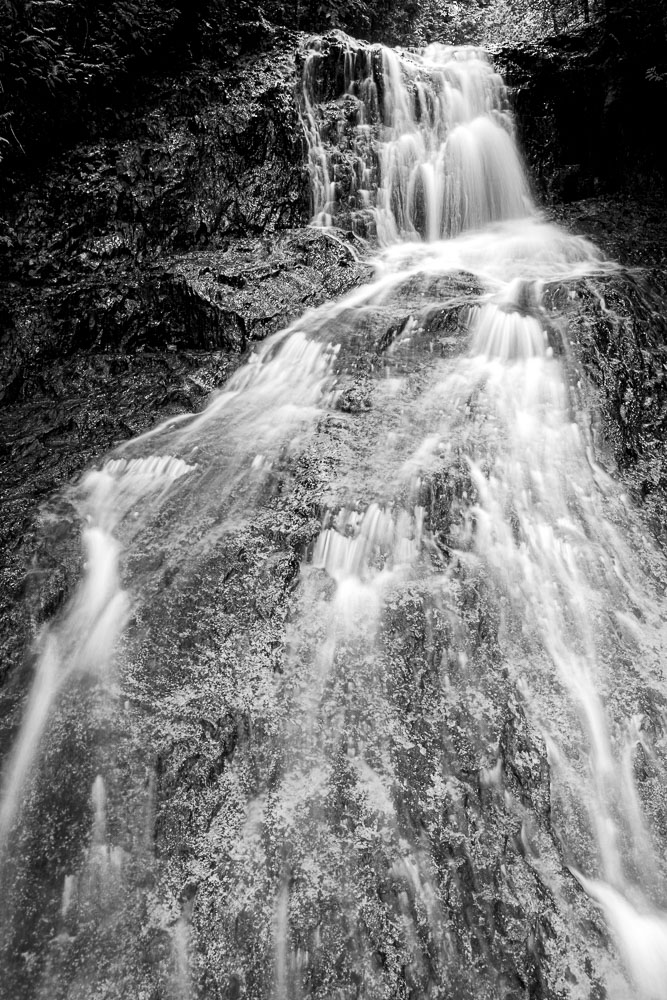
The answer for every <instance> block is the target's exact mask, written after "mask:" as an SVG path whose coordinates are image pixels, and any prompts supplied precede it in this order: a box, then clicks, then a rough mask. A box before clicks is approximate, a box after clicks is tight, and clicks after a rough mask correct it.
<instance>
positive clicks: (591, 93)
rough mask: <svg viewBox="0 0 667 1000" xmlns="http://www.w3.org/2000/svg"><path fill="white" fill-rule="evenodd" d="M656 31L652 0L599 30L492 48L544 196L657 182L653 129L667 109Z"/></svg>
mask: <svg viewBox="0 0 667 1000" xmlns="http://www.w3.org/2000/svg"><path fill="white" fill-rule="evenodd" d="M665 30H666V29H665V24H664V20H663V18H662V16H661V12H660V10H659V9H658V7H657V6H656V7H655V8H653V6H651V5H647V6H646V8H644V5H638V6H637V8H636V9H633V8H630V7H629V6H627V9H626V10H625V11H624V12H622V13H621V14H617V15H614V16H613V17H611V18H610V19H609V22H608V24H607V25H606V28H602V27H600V26H599V25H592V26H591V27H590V28H587V29H586V30H583V31H581V32H580V33H579V34H578V35H575V36H564V37H562V38H559V37H554V38H552V39H547V40H545V41H543V42H540V43H538V44H533V45H525V46H523V47H521V48H514V49H510V48H505V49H501V50H499V51H497V52H496V53H494V59H495V62H496V65H497V66H498V68H499V71H500V72H501V73H502V74H503V76H504V78H505V80H506V82H507V84H508V86H509V87H510V90H511V94H512V103H513V107H514V110H515V113H516V117H517V123H518V128H519V138H520V142H521V145H522V146H523V148H524V151H525V153H526V156H527V159H528V163H529V165H530V169H531V173H532V175H533V177H534V179H535V180H536V182H537V184H538V186H539V188H540V190H541V193H542V194H543V195H547V196H549V197H551V198H553V199H557V200H558V199H565V200H567V201H572V200H575V199H578V198H584V197H590V196H591V195H594V194H598V195H599V194H603V193H605V192H610V191H616V190H619V189H626V190H627V189H632V188H633V187H634V189H635V191H638V190H639V189H642V190H644V191H646V190H650V187H651V186H652V185H653V184H658V185H660V186H663V185H664V184H665V180H666V178H667V159H666V158H665V149H664V144H663V143H662V142H661V141H660V138H659V134H658V133H659V129H656V123H657V122H659V121H663V120H664V118H665V114H666V113H667V87H666V86H665V79H664V75H662V76H661V73H660V68H661V67H663V66H664V60H665V55H664V53H665V49H666V48H667V40H666V37H665ZM647 182H648V183H647Z"/></svg>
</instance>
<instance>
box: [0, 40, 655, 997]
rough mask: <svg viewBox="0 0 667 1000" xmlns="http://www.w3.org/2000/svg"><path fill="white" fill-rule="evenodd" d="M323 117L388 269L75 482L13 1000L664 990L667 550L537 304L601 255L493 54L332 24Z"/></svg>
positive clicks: (14, 931) (44, 705)
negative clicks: (541, 200) (403, 41)
mask: <svg viewBox="0 0 667 1000" xmlns="http://www.w3.org/2000/svg"><path fill="white" fill-rule="evenodd" d="M335 80H341V81H342V86H340V87H338V88H337V89H336V88H333V86H332V81H335ZM302 103H303V122H304V129H305V131H306V135H307V139H308V146H309V158H310V168H311V176H312V187H313V203H314V217H315V221H316V223H317V224H319V225H325V226H329V225H331V224H332V223H334V222H337V223H344V224H346V225H351V226H354V227H355V228H357V229H358V231H360V232H363V233H365V234H371V235H372V234H375V235H377V239H378V242H379V243H380V244H381V245H383V249H382V251H381V252H380V253H379V254H378V256H377V257H376V259H375V267H376V276H375V279H374V280H373V281H372V282H371V283H370V284H368V285H366V286H364V287H361V288H358V289H357V290H356V291H354V292H353V293H351V294H350V295H349V296H347V297H346V298H345V299H343V300H341V301H339V302H337V303H331V304H328V305H326V306H323V307H321V308H320V309H318V310H314V311H312V312H310V313H307V314H306V315H305V316H304V317H302V319H300V320H299V321H297V322H296V323H294V324H293V325H292V326H291V327H290V328H288V329H287V330H285V331H283V332H282V333H281V334H279V335H277V336H276V337H274V338H272V339H271V340H270V341H268V342H267V343H266V344H265V345H264V346H263V347H262V348H261V350H260V351H259V352H258V353H257V354H256V355H255V356H253V357H252V358H251V360H250V362H249V363H248V365H246V366H245V367H244V368H243V369H241V370H240V371H239V372H238V373H237V374H236V375H235V376H234V377H233V378H232V379H231V380H230V382H229V384H228V387H227V388H226V389H225V390H224V391H223V392H221V393H220V394H219V395H218V396H217V397H215V398H214V399H213V400H212V401H211V403H210V405H209V407H208V408H207V409H206V410H205V411H204V412H203V413H202V414H200V415H199V416H196V417H190V416H188V417H183V418H181V419H179V420H175V421H172V422H170V423H169V424H167V425H164V426H162V427H159V428H157V429H156V430H154V431H151V432H150V433H148V434H146V435H144V436H143V437H141V438H138V439H136V440H135V441H132V442H130V443H128V444H127V445H125V446H124V447H123V448H122V449H120V450H119V453H118V455H117V456H115V457H114V458H113V459H112V460H111V461H109V462H107V464H106V465H104V466H103V468H102V469H101V470H100V471H97V472H92V473H89V474H88V476H86V477H85V478H84V479H83V481H82V482H81V484H79V485H78V486H76V487H74V488H73V491H72V497H73V499H74V501H75V503H76V504H77V505H78V509H79V511H80V512H81V514H82V515H83V516H84V517H85V518H86V519H87V522H88V523H87V527H86V529H85V534H84V543H85V548H86V567H85V573H84V577H83V580H82V583H81V585H80V587H79V589H78V590H77V592H76V593H75V595H74V597H73V599H72V601H71V603H70V605H69V607H68V608H67V609H66V610H65V611H64V613H63V614H62V616H61V617H60V618H59V620H57V621H56V622H55V623H54V624H53V625H51V626H49V628H48V629H47V630H46V631H45V633H44V635H43V636H42V637H41V639H40V644H39V645H40V650H39V652H38V661H37V662H38V665H37V667H36V671H35V681H34V687H33V690H32V692H31V693H30V696H29V698H28V702H27V706H26V710H25V716H24V720H23V723H22V725H21V727H20V729H19V732H18V735H17V737H16V742H15V745H14V748H13V750H12V751H11V752H10V753H9V755H8V757H7V759H6V762H5V771H4V788H3V798H2V804H1V807H0V852H2V853H1V858H0V864H1V865H2V874H3V879H4V880H5V884H6V894H5V900H6V902H5V907H4V914H3V937H4V940H5V952H4V957H3V960H2V961H3V963H4V975H3V980H4V983H5V984H9V985H8V989H9V990H10V992H9V993H7V994H6V995H7V996H12V997H19V996H35V997H49V1000H52V998H58V997H68V998H74V997H77V998H78V997H86V998H88V997H97V996H100V997H102V996H104V997H107V996H108V997H116V996H119V997H120V996H137V997H139V996H146V997H148V996H155V997H157V996H160V997H179V998H186V997H196V996H201V997H207V998H208V997H240V996H247V997H253V998H255V997H257V998H259V997H274V998H280V1000H282V998H285V1000H287V998H296V997H305V996H312V997H319V998H325V997H327V998H331V997H334V996H335V997H340V998H342V997H364V998H376V997H377V998H380V997H389V996H391V997H398V996H405V997H426V996H428V997H452V998H454V997H455V998H458V997H481V996H485V997H487V996H488V997H510V996H517V997H518V996H526V995H535V996H548V995H554V996H555V995H558V996H572V997H575V996H593V995H600V996H601V995H607V996H609V997H618V998H621V997H630V996H638V997H642V998H645V1000H656V998H660V997H665V996H667V987H666V986H665V983H666V982H667V977H666V976H665V971H666V967H665V954H666V945H667V930H666V928H667V912H666V911H665V906H666V904H667V898H666V894H667V881H666V875H667V872H666V871H665V862H664V850H663V848H664V843H665V839H664V838H665V820H664V817H663V816H662V814H661V812H660V808H659V807H656V806H653V807H651V806H650V802H649V800H647V798H646V794H645V791H644V788H645V785H646V783H647V782H648V781H649V778H646V779H645V781H644V783H643V784H642V783H640V782H639V780H638V778H637V773H636V772H637V767H638V764H637V759H638V753H639V750H641V755H640V756H641V760H642V761H643V765H642V766H643V768H644V770H645V772H646V774H647V775H650V783H651V787H652V788H653V789H654V800H655V796H657V795H658V792H656V791H655V789H660V788H664V779H665V777H666V772H665V765H666V761H665V750H664V746H663V740H662V736H661V733H662V726H663V724H664V710H663V709H662V708H661V707H660V706H661V705H664V704H665V698H666V695H667V692H666V690H665V682H664V678H663V672H662V658H663V654H664V651H665V626H664V609H663V608H662V606H661V604H660V598H661V596H662V592H661V584H660V582H659V581H660V580H661V579H663V578H664V561H663V558H662V556H661V554H660V553H659V552H658V551H656V549H655V548H654V547H653V546H652V544H651V542H650V541H649V540H648V539H647V538H646V537H645V535H644V533H643V529H642V525H641V521H640V519H639V517H638V515H637V513H636V512H635V511H634V510H633V509H632V506H631V505H630V503H629V502H628V500H627V498H626V497H625V496H624V495H623V493H622V491H621V490H620V489H619V487H618V486H617V484H615V482H614V481H613V479H612V478H611V477H610V476H609V474H608V473H607V472H606V471H605V470H604V469H603V467H602V465H601V464H600V458H599V456H597V457H596V454H595V449H594V441H593V435H592V432H591V429H590V424H591V421H590V414H589V412H588V410H587V408H586V406H585V404H584V394H583V388H582V386H581V385H580V384H578V383H577V379H575V376H574V372H575V366H574V362H573V361H572V360H571V359H570V357H569V347H570V345H569V341H568V334H567V329H566V327H565V325H564V321H563V320H562V318H560V317H559V316H557V315H556V316H555V315H554V314H553V313H549V312H548V310H547V307H546V305H545V301H544V295H543V293H544V290H545V288H549V287H554V286H564V287H565V288H574V287H575V286H576V282H577V281H579V280H580V279H582V278H583V277H586V276H589V277H590V276H592V275H597V276H604V275H608V274H610V273H613V272H614V270H615V268H614V265H612V264H610V263H608V262H605V261H603V260H602V258H601V257H600V255H599V254H598V253H597V251H596V250H595V248H594V247H592V246H591V245H590V244H589V243H587V242H586V241H585V240H583V239H580V238H577V237H573V236H570V235H568V234H567V233H565V232H563V231H561V230H559V229H557V228H556V227H554V226H551V225H549V224H547V223H545V222H543V221H542V220H541V219H540V217H539V216H538V214H537V213H536V211H535V209H534V207H533V205H532V203H531V201H530V197H529V193H528V183H527V181H526V178H525V175H524V172H523V170H522V168H521V165H520V159H519V155H518V153H517V151H516V148H515V145H514V142H513V138H512V123H511V118H510V117H509V114H508V111H507V106H506V98H505V94H504V90H503V87H502V82H501V81H500V79H499V78H498V77H497V75H496V74H495V73H494V72H493V70H492V67H491V66H490V64H489V63H488V62H487V61H486V59H485V57H484V55H483V54H482V53H481V52H479V51H478V50H471V49H459V50H448V49H443V48H440V47H430V48H428V49H427V50H426V51H425V52H424V53H423V54H421V55H415V54H402V55H401V54H398V53H396V52H394V51H391V50H387V49H384V48H381V47H380V46H366V45H362V44H360V43H355V42H353V41H352V40H351V39H347V38H345V37H344V36H336V37H333V38H329V39H328V40H322V41H320V42H318V43H317V44H316V45H314V47H313V48H312V49H311V50H310V51H309V52H308V54H307V55H306V57H305V60H304V65H303V102H302ZM355 393H356V395H355ZM358 398H359V399H360V400H361V401H360V402H357V403H355V404H354V405H352V404H351V403H350V400H353V401H354V400H355V399H358ZM121 581H122V582H121ZM275 581H278V583H277V584H276V582H275ZM647 692H650V693H651V697H650V698H649V697H648V695H647ZM651 698H652V699H653V700H652V701H651ZM165 734H167V735H165ZM78 757H79V758H80V759H77V758H78ZM54 761H55V766H54ZM61 772H62V774H61ZM70 772H71V775H72V779H71V780H72V781H74V780H75V779H76V781H78V786H77V788H76V790H75V789H74V788H73V786H72V784H71V781H70V777H69V775H70ZM91 789H92V792H91ZM68 794H69V795H70V796H71V797H72V798H73V800H74V804H73V805H66V804H65V799H66V797H67V795H68ZM54 799H55V801H54ZM54 816H55V817H56V820H55V821H53V822H55V824H56V828H57V829H58V830H60V831H62V834H63V849H62V851H60V852H59V851H58V850H55V849H53V848H49V850H50V853H49V857H50V858H56V859H57V861H56V862H53V864H52V868H51V869H49V870H46V871H45V865H44V864H43V863H42V861H41V851H42V849H43V845H42V844H41V843H40V831H42V832H43V831H44V830H45V829H49V826H48V823H49V822H51V819H50V817H54ZM50 835H51V834H50ZM600 913H602V914H603V915H604V918H605V921H606V928H607V931H605V928H604V926H603V925H602V923H601V922H600V921H599V914H600ZM607 932H608V933H609V934H610V935H611V937H612V939H613V941H614V944H615V947H613V946H610V945H609V943H608V941H607V939H606V936H605V935H606V933H607ZM1 989H2V987H0V990H1Z"/></svg>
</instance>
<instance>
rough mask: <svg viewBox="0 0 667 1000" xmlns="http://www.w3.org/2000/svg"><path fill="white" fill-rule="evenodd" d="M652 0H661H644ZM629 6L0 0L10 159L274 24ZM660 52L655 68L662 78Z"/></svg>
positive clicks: (1, 101) (426, 23) (353, 29)
mask: <svg viewBox="0 0 667 1000" xmlns="http://www.w3.org/2000/svg"><path fill="white" fill-rule="evenodd" d="M654 7H655V8H656V10H659V9H661V0H643V2H642V8H644V9H646V10H648V9H649V8H654ZM619 8H620V11H621V13H622V11H623V9H624V8H626V9H627V10H630V7H629V5H628V4H627V3H626V4H624V3H623V2H622V0H260V2H259V3H258V2H257V0H0V163H1V162H2V158H3V155H4V156H9V157H10V159H12V158H13V160H14V164H15V165H16V163H17V161H18V162H21V161H23V162H29V161H30V158H31V156H32V154H33V153H34V152H36V151H37V150H38V149H43V148H44V147H45V146H48V145H55V144H57V142H59V141H63V140H65V139H68V138H72V137H73V136H76V135H78V134H81V133H82V132H84V131H85V129H86V128H87V127H88V126H89V123H90V122H91V121H92V122H94V120H95V117H96V115H98V114H99V113H100V109H104V108H107V107H111V108H112V109H113V108H118V107H119V106H120V105H121V104H122V102H123V92H124V91H125V92H127V91H128V90H129V88H130V86H131V84H132V81H133V80H136V77H137V75H138V74H141V73H150V72H152V71H154V70H155V69H156V68H157V69H159V68H164V67H165V66H173V65H174V64H178V63H179V62H182V61H183V60H199V59H201V58H203V57H205V56H207V57H209V58H214V59H217V60H224V59H225V58H226V57H227V56H229V55H236V54H238V52H239V51H240V50H241V49H242V48H244V47H245V48H252V47H253V46H256V45H257V44H258V43H260V42H261V41H262V40H263V39H266V38H267V37H270V36H271V34H272V33H273V32H274V31H275V29H276V28H280V27H282V28H287V29H293V30H303V31H318V32H322V31H327V30H329V29H332V28H340V29H344V30H346V31H348V32H350V33H351V34H353V35H356V36H358V37H366V38H369V39H371V40H373V41H382V42H386V43H389V44H402V45H424V44H426V43H428V42H431V41H440V42H444V43H447V44H460V43H462V42H473V43H482V44H487V43H505V44H514V43H517V42H520V41H525V40H531V39H535V38H537V37H539V36H541V35H544V34H545V33H551V34H554V33H556V34H558V33H560V32H570V31H572V30H576V29H577V28H579V27H580V26H583V25H585V24H586V23H587V22H591V21H598V22H600V23H601V24H604V23H605V21H606V19H608V18H609V17H610V16H611V15H613V14H618V13H619ZM663 13H664V12H663ZM661 17H662V15H661ZM662 63H663V60H662V58H661V57H660V58H659V62H658V64H657V65H656V67H655V68H654V70H652V71H650V73H649V76H648V79H650V80H653V81H655V82H661V81H662V80H663V78H664V67H663V65H662ZM651 74H652V75H651ZM112 113H113V110H112Z"/></svg>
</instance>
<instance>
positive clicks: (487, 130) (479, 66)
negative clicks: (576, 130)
mask: <svg viewBox="0 0 667 1000" xmlns="http://www.w3.org/2000/svg"><path fill="white" fill-rule="evenodd" d="M302 118H303V122H304V128H305V131H306V137H307V140H308V147H309V164H310V173H311V183H312V201H313V218H314V221H315V222H316V223H317V224H319V225H330V224H331V223H332V222H336V223H338V224H343V225H348V226H351V227H352V228H353V229H355V230H356V231H357V232H360V233H362V234H363V235H377V238H378V240H379V241H380V243H382V244H385V245H386V244H388V243H393V242H395V241H396V240H401V239H418V238H423V239H427V240H438V239H441V238H443V237H447V236H455V235H457V234H458V233H460V232H462V231H464V230H468V229H478V228H480V227H481V226H484V225H486V224H488V223H490V222H496V221H499V220H502V219H511V218H518V217H521V216H525V215H527V214H529V213H530V212H531V211H532V202H531V198H530V192H529V186H528V181H527V179H526V175H525V172H524V169H523V166H522V163H521V158H520V156H519V153H518V150H517V147H516V144H515V141H514V137H513V124H512V119H511V116H510V114H509V111H508V107H507V97H506V91H505V87H504V84H503V82H502V79H501V77H500V76H499V75H498V74H497V73H496V72H495V71H494V69H493V67H492V66H491V64H490V63H489V61H488V59H487V58H486V56H485V54H484V52H483V51H481V50H480V49H476V48H467V47H466V48H449V47H445V46H443V45H429V46H428V48H426V49H424V51H423V52H421V53H406V52H403V53H399V52H397V51H395V50H394V49H389V48H385V47H384V46H381V45H367V44H365V43H360V42H357V41H355V40H354V39H352V38H348V37H347V36H346V35H343V34H341V33H337V34H336V35H334V36H327V37H326V38H324V39H319V38H318V39H313V41H312V43H311V48H310V50H309V52H308V54H307V56H306V59H305V62H304V66H303V107H302Z"/></svg>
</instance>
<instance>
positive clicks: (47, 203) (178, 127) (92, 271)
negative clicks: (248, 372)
mask: <svg viewBox="0 0 667 1000" xmlns="http://www.w3.org/2000/svg"><path fill="white" fill-rule="evenodd" d="M294 52H295V47H294V46H293V45H290V44H288V45H284V46H283V47H281V48H278V49H276V50H273V51H270V52H267V53H264V54H263V55H259V56H254V57H253V58H240V59H239V60H237V61H236V62H235V63H233V64H232V66H231V67H228V68H227V69H226V70H225V71H224V72H223V71H222V70H221V69H220V68H219V67H214V66H212V65H204V66H202V67H200V68H198V69H197V70H196V71H193V72H192V73H190V74H189V75H187V76H185V77H179V78H177V79H173V80H169V79H167V80H162V81H160V82H159V83H156V84H155V85H154V87H153V89H152V90H151V89H150V88H149V93H148V96H147V98H146V105H144V106H142V107H138V108H136V109H135V110H134V111H133V112H128V118H127V120H126V122H125V124H124V125H123V126H122V128H121V134H120V135H118V136H116V137H113V138H111V137H110V138H107V139H106V140H104V141H101V142H97V143H94V144H88V145H84V146H81V147H78V148H77V149H75V150H73V151H72V152H70V153H68V154H66V155H64V156H62V157H61V158H60V159H59V160H58V161H56V162H54V163H51V164H50V165H49V167H48V169H47V173H46V175H45V176H44V177H43V178H41V179H40V180H38V181H35V182H34V183H33V184H32V185H31V186H29V187H28V188H27V190H26V191H24V192H22V193H21V194H20V196H17V197H16V199H15V201H14V202H13V203H12V204H9V205H8V206H7V211H6V214H5V217H4V220H3V221H2V222H0V337H1V353H0V401H1V405H2V409H1V410H0V420H1V421H2V425H3V427H4V429H5V433H4V436H3V452H2V456H1V457H0V462H2V467H3V483H4V484H5V490H4V493H3V498H2V500H3V512H4V513H3V539H4V542H5V544H6V546H7V548H6V553H7V560H6V564H5V566H4V569H3V588H2V593H3V596H2V597H1V598H0V601H1V603H2V609H3V612H4V614H3V620H4V621H5V623H6V624H7V631H6V633H3V635H4V638H3V640H2V642H3V646H2V648H3V654H4V655H3V670H8V669H9V668H10V666H11V664H12V663H13V662H14V661H15V657H16V656H20V649H21V648H22V646H23V645H24V643H25V641H26V639H27V638H28V636H29V635H30V633H31V632H32V630H34V627H35V624H36V623H39V622H40V621H41V620H42V618H43V614H42V612H41V611H40V610H39V608H37V609H36V610H35V609H33V610H35V617H34V618H33V619H32V621H30V613H28V612H27V605H26V604H25V603H21V601H20V600H19V601H17V598H20V596H21V595H22V594H23V592H24V587H25V584H24V580H25V577H26V572H27V567H28V566H29V564H30V561H31V559H32V557H33V556H32V553H33V545H34V544H35V540H36V531H37V529H36V527H35V524H34V517H35V503H36V502H40V501H41V500H42V499H44V498H45V497H46V496H48V494H49V493H50V492H51V491H52V490H53V489H54V488H55V487H56V486H57V485H60V484H62V483H63V482H66V481H67V480H69V479H70V478H71V477H72V476H73V475H74V474H75V473H76V472H77V471H78V470H79V469H81V468H82V467H83V466H84V465H85V464H86V463H87V462H88V461H90V460H91V459H92V458H93V457H94V456H95V455H100V454H103V453H104V452H105V451H106V450H108V449H109V448H110V447H111V446H112V445H113V444H115V443H116V442H118V441H119V440H121V439H123V438H125V437H128V436H132V435H135V434H137V433H138V432H139V431H140V430H142V429H143V428H144V427H146V426H148V425H150V424H152V423H155V422H156V421H159V420H160V419H164V418H165V417H167V416H169V415H170V414H171V413H175V412H177V411H180V410H182V409H192V408H195V409H196V408H198V407H199V406H200V405H201V404H202V402H203V400H204V398H205V397H206V394H207V393H208V392H209V391H210V390H211V389H213V388H215V387H216V386H217V385H219V384H221V382H223V381H224V380H225V379H226V378H227V377H228V375H229V374H230V372H231V371H233V370H234V368H235V367H236V365H237V364H238V362H239V359H240V357H241V355H242V354H243V352H244V351H245V350H246V349H247V348H248V346H249V345H250V344H251V343H252V342H253V341H257V340H260V339H262V338H263V337H265V336H267V334H269V333H272V332H274V331H275V330H277V329H280V328H281V327H283V326H285V325H286V324H288V323H289V322H290V321H291V320H293V319H294V318H296V317H298V316H300V315H301V314H302V313H303V312H304V311H305V310H306V309H307V308H308V307H311V306H315V305H317V304H319V303H321V302H322V301H324V300H325V299H329V298H333V297H336V296H338V295H340V294H342V293H344V292H345V291H346V290H347V289H349V288H351V287H353V286H354V285H355V284H357V283H358V282H359V281H362V280H364V279H365V277H366V276H367V275H368V268H367V267H366V266H365V265H363V264H361V263H360V261H359V256H360V253H361V251H362V248H361V246H360V244H359V242H358V241H355V239H354V238H353V237H351V236H349V235H346V234H336V233H330V234H328V235H325V234H324V233H322V232H321V231H316V230H305V229H297V228H295V227H299V226H305V224H306V223H307V221H308V219H309V214H310V211H309V198H310V196H309V187H308V177H307V171H306V168H305V143H304V138H303V133H302V128H301V124H300V121H299V116H298V111H297V106H296V94H295V89H296V86H297V76H296V68H295V65H296V59H295V55H294ZM221 352H223V353H221ZM54 587H55V590H54V593H53V594H51V597H49V598H48V599H46V607H47V609H48V612H49V613H50V612H52V611H53V609H54V607H55V606H57V603H58V600H59V598H58V597H57V593H56V592H57V591H58V587H60V592H61V594H62V592H64V591H63V588H62V586H61V585H54ZM65 589H66V588H65ZM41 601H42V598H40V599H39V601H38V604H40V603H41ZM54 602H55V603H54Z"/></svg>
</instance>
